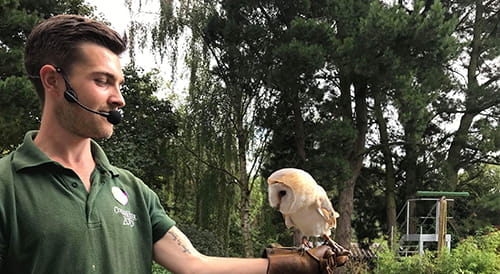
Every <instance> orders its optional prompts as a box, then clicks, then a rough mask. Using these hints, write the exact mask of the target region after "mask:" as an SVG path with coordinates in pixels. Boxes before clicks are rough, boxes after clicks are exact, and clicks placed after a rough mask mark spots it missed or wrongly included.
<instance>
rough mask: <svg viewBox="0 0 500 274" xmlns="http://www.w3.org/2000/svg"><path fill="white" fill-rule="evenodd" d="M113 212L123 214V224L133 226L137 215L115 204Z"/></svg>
mask: <svg viewBox="0 0 500 274" xmlns="http://www.w3.org/2000/svg"><path fill="white" fill-rule="evenodd" d="M114 212H115V214H120V215H122V216H123V225H127V226H130V227H134V225H135V221H136V220H137V217H136V216H135V214H134V213H132V212H130V211H128V210H125V209H121V208H119V207H117V206H115V207H114Z"/></svg>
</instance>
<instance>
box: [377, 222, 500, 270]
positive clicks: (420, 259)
mask: <svg viewBox="0 0 500 274" xmlns="http://www.w3.org/2000/svg"><path fill="white" fill-rule="evenodd" d="M499 247H500V231H497V232H493V233H490V234H486V235H480V236H471V237H468V238H466V239H465V240H463V241H461V242H460V243H459V244H458V245H457V247H456V248H453V249H452V250H451V252H448V251H447V250H446V249H444V250H443V251H442V253H441V254H439V255H437V253H436V252H426V253H425V254H424V255H422V256H420V255H414V256H411V257H400V256H398V255H396V254H395V253H394V252H392V251H391V250H390V249H389V248H388V247H387V245H386V244H385V245H383V251H382V252H379V253H378V258H377V260H376V262H375V263H376V266H375V269H374V271H373V272H374V273H383V274H387V273H389V274H390V273H394V274H396V273H416V274H417V273H429V274H448V273H470V274H472V273H484V274H493V273H498V272H499V271H500V249H499Z"/></svg>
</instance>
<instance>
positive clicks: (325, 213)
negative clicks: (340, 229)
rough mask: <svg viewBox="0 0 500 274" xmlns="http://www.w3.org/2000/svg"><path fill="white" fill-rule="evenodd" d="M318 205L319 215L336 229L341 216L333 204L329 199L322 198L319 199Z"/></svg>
mask: <svg viewBox="0 0 500 274" xmlns="http://www.w3.org/2000/svg"><path fill="white" fill-rule="evenodd" d="M317 203H318V213H319V214H320V215H321V216H322V217H323V218H324V219H325V221H326V222H328V224H329V225H330V227H335V226H336V223H337V218H338V217H339V214H338V213H337V212H335V210H334V209H333V206H332V202H330V200H329V199H328V197H326V196H321V197H319V198H318V201H317Z"/></svg>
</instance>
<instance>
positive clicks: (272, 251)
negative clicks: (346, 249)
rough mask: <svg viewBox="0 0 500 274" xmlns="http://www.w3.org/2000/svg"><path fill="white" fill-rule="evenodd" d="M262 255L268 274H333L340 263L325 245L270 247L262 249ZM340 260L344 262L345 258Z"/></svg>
mask: <svg viewBox="0 0 500 274" xmlns="http://www.w3.org/2000/svg"><path fill="white" fill-rule="evenodd" d="M263 257H264V258H268V260H269V265H268V267H267V273H268V274H284V273H294V274H314V273H321V274H333V271H334V269H335V267H336V266H340V265H341V264H339V263H340V262H339V261H338V260H337V255H336V254H335V252H333V251H332V249H331V248H330V247H329V246H327V245H322V246H319V247H316V248H310V249H302V248H295V247H274V248H273V247H271V248H266V249H265V250H264V254H263ZM341 261H343V262H342V264H344V263H345V261H346V260H341Z"/></svg>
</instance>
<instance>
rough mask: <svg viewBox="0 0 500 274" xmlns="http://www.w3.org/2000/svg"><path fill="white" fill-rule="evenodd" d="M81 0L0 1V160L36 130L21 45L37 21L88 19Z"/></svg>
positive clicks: (32, 96) (33, 95) (36, 112)
mask: <svg viewBox="0 0 500 274" xmlns="http://www.w3.org/2000/svg"><path fill="white" fill-rule="evenodd" d="M92 12H93V7H91V6H88V5H87V4H86V3H85V2H84V1H83V0H71V1H49V0H44V1H33V0H2V1H0V18H2V20H1V21H0V156H3V155H5V154H7V153H9V152H10V151H11V150H12V149H14V148H15V147H16V146H17V145H18V144H19V143H20V142H21V140H22V138H23V136H24V133H25V132H26V131H28V130H32V129H37V128H38V123H39V121H40V115H41V113H40V106H39V103H38V100H37V96H36V93H35V91H34V88H33V87H32V84H31V83H30V81H29V80H28V78H27V77H26V74H25V71H24V63H23V52H24V43H25V41H26V38H27V37H28V34H29V33H30V31H31V29H32V28H33V26H34V25H35V24H36V23H37V22H39V21H40V20H42V19H44V18H47V17H50V16H52V15H56V14H61V13H72V14H81V15H91V14H92Z"/></svg>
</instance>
